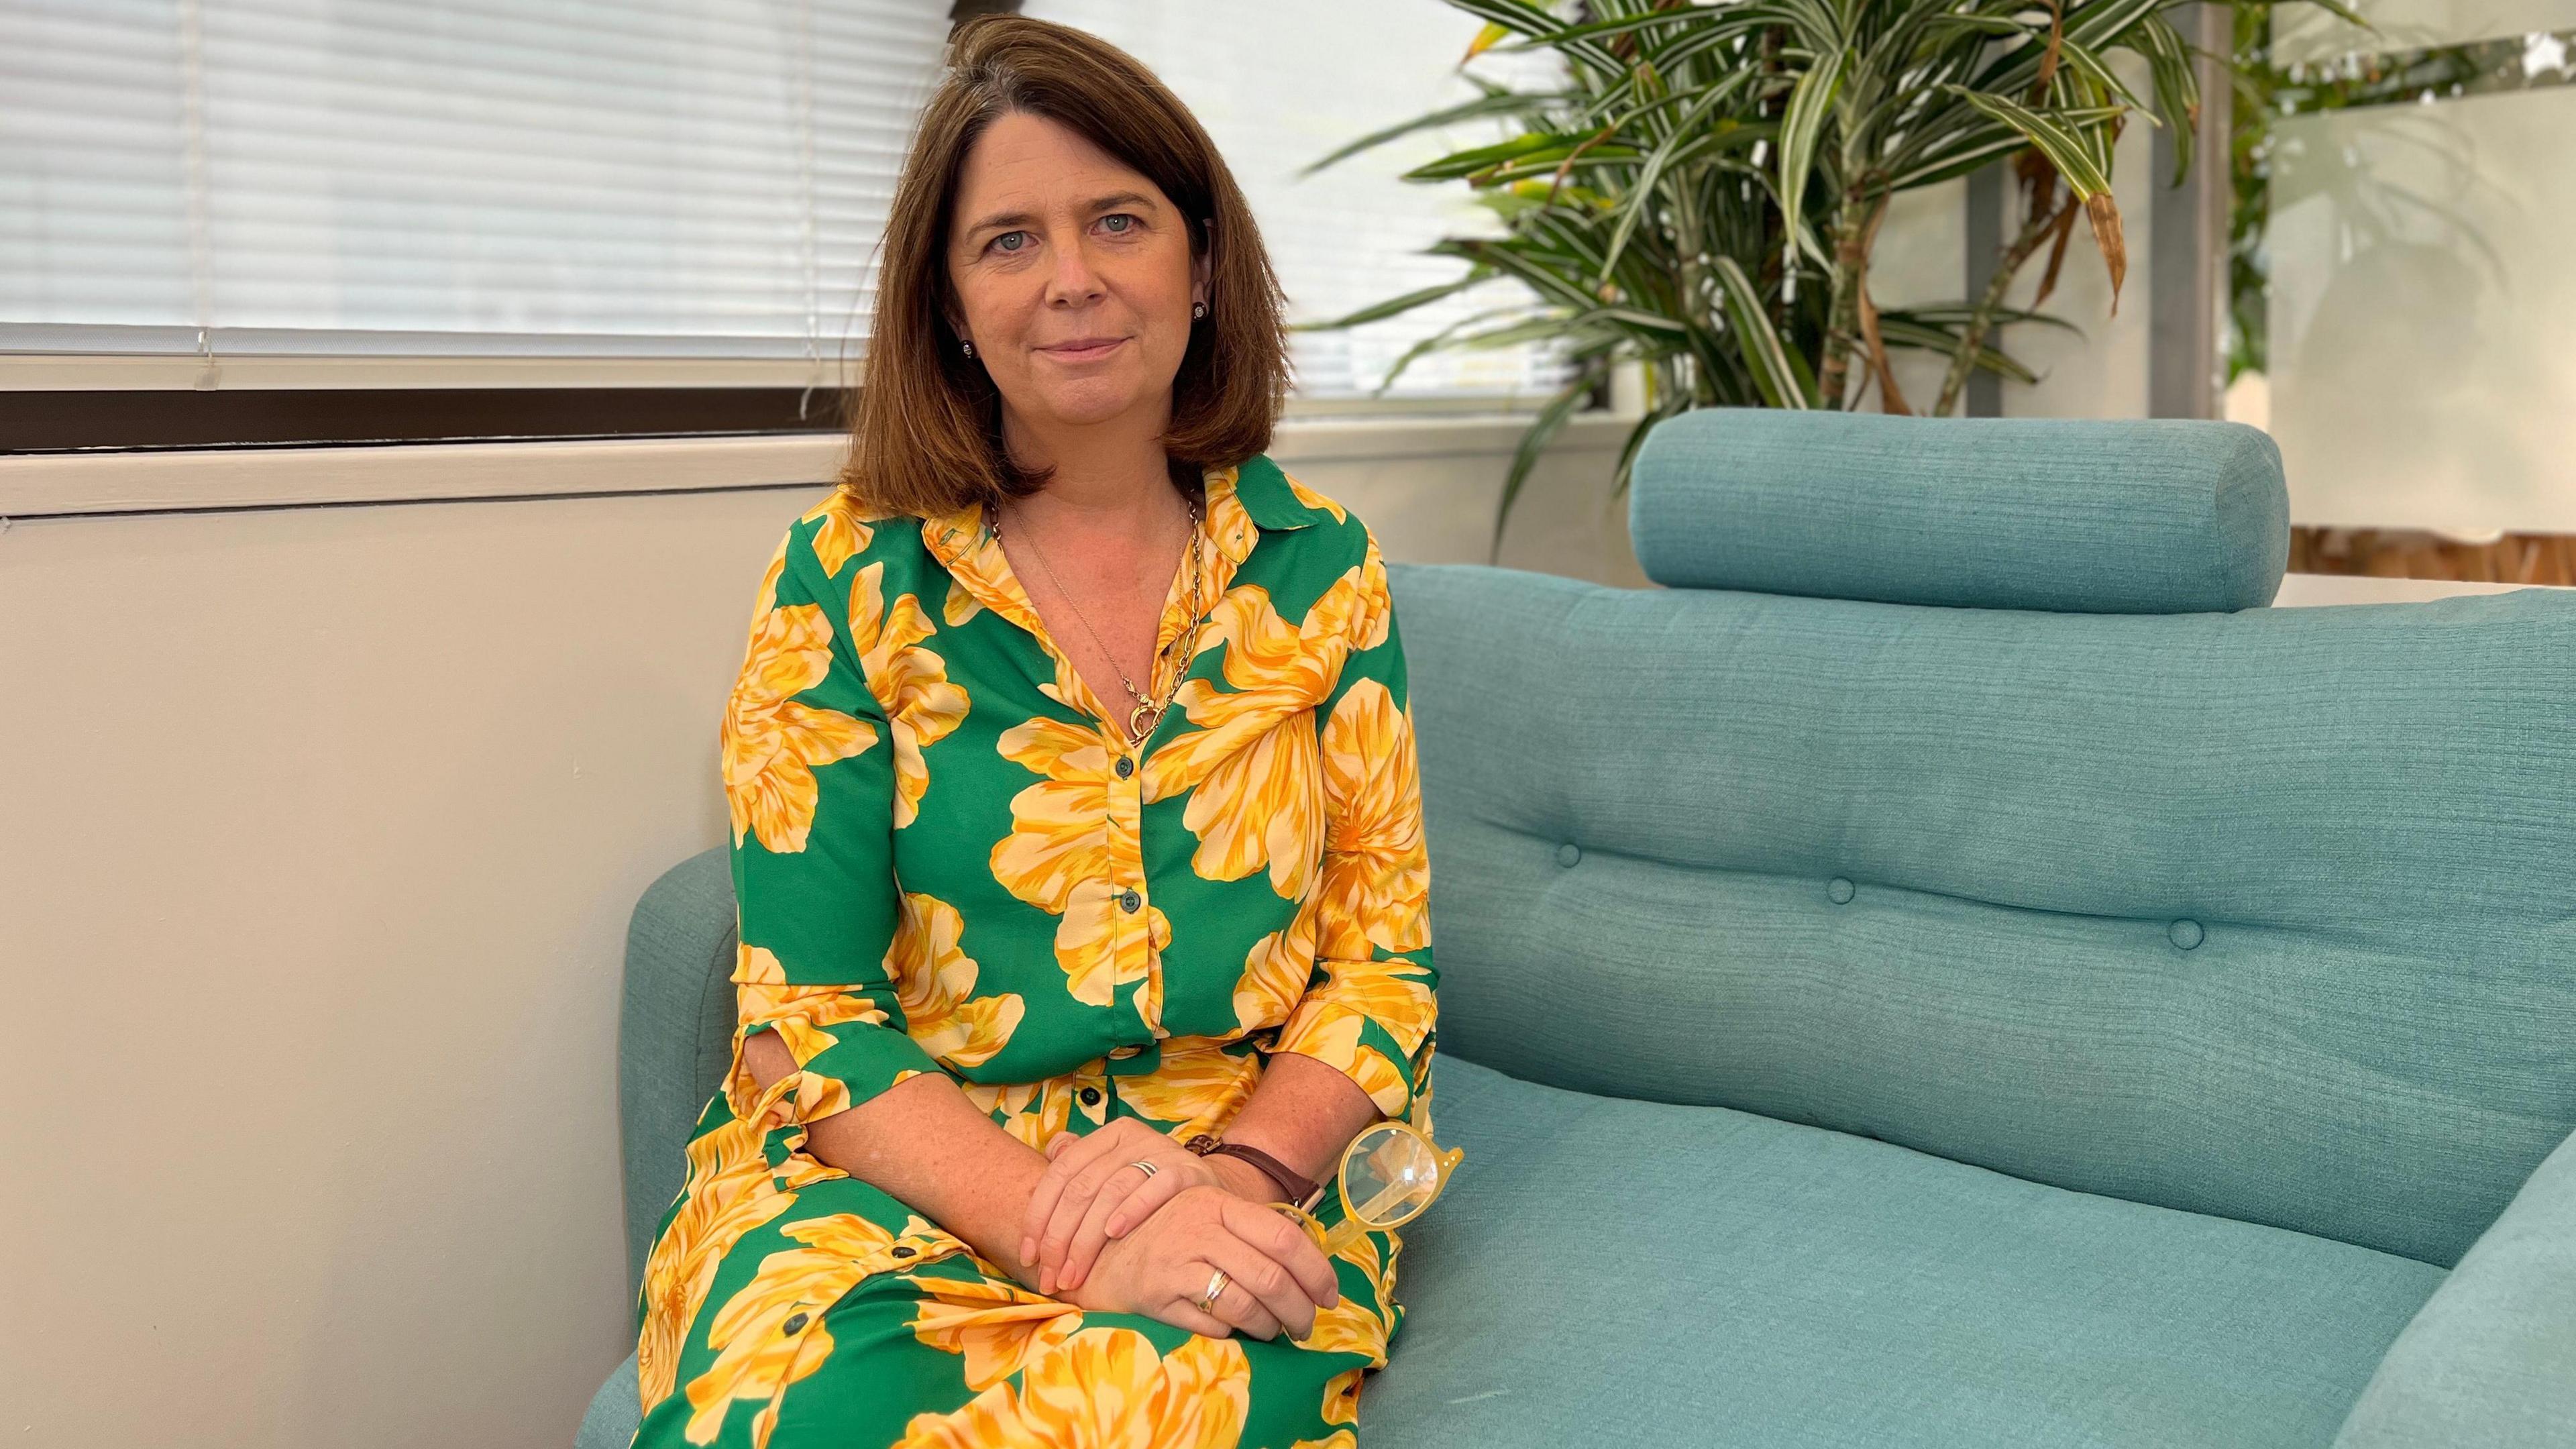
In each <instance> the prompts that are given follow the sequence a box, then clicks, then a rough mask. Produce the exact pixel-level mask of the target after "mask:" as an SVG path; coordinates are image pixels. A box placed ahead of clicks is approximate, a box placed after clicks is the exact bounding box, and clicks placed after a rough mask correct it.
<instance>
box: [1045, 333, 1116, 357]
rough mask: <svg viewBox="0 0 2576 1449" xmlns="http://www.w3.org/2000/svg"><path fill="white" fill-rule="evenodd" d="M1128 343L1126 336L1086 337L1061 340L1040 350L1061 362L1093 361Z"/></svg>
mask: <svg viewBox="0 0 2576 1449" xmlns="http://www.w3.org/2000/svg"><path fill="white" fill-rule="evenodd" d="M1126 345H1127V339H1126V338H1124V337H1084V338H1080V339H1078V340H1076V341H1072V342H1059V343H1057V344H1056V345H1054V346H1053V347H1041V348H1039V349H1038V351H1040V352H1043V353H1045V354H1046V355H1047V356H1049V357H1052V358H1054V359H1056V360H1057V361H1059V362H1092V361H1095V360H1097V359H1099V358H1103V357H1107V356H1108V355H1109V354H1110V353H1113V352H1115V351H1117V350H1118V349H1119V348H1121V347H1124V346H1126Z"/></svg>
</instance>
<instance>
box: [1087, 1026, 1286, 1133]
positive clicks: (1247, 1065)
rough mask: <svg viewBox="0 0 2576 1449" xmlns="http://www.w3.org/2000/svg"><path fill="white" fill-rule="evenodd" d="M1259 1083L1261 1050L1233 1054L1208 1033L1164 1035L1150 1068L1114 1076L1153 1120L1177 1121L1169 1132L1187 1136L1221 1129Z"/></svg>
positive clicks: (1133, 1104) (1132, 1103) (1131, 1103)
mask: <svg viewBox="0 0 2576 1449" xmlns="http://www.w3.org/2000/svg"><path fill="white" fill-rule="evenodd" d="M1260 1083H1261V1054H1260V1053H1258V1052H1245V1053H1244V1054H1243V1055H1241V1056H1234V1055H1232V1054H1230V1053H1228V1052H1227V1051H1226V1050H1225V1049H1224V1044H1223V1043H1222V1042H1220V1041H1218V1040H1217V1039H1215V1038H1213V1037H1192V1036H1175V1037H1166V1038H1164V1039H1163V1055H1162V1058H1161V1060H1160V1062H1159V1063H1158V1064H1157V1065H1156V1066H1155V1068H1154V1070H1152V1071H1150V1072H1147V1073H1144V1074H1143V1075H1141V1076H1133V1077H1120V1078H1119V1079H1118V1095H1119V1097H1120V1098H1121V1099H1123V1100H1124V1101H1125V1102H1126V1103H1127V1105H1129V1106H1131V1107H1133V1108H1135V1109H1136V1110H1137V1111H1138V1112H1139V1113H1141V1114H1143V1115H1144V1116H1146V1117H1149V1118H1152V1119H1153V1120H1154V1121H1157V1122H1170V1123H1175V1124H1177V1125H1175V1126H1174V1127H1172V1128H1171V1129H1170V1130H1171V1135H1172V1136H1174V1137H1177V1138H1179V1139H1181V1140H1183V1141H1187V1140H1188V1139H1189V1138H1190V1137H1191V1136H1193V1135H1195V1134H1197V1133H1200V1132H1216V1131H1219V1130H1222V1129H1223V1127H1224V1126H1225V1124H1226V1123H1228V1122H1231V1121H1233V1120H1234V1114H1235V1113H1236V1112H1238V1111H1241V1110H1242V1108H1243V1104H1244V1102H1245V1101H1246V1100H1247V1099H1249V1098H1250V1097H1251V1096H1252V1089H1253V1088H1254V1087H1256V1086H1258V1085H1260Z"/></svg>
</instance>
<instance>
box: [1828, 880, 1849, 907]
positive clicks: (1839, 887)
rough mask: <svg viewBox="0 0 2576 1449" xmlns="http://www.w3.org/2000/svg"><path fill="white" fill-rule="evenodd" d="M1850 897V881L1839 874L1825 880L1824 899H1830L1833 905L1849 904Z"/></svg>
mask: <svg viewBox="0 0 2576 1449" xmlns="http://www.w3.org/2000/svg"><path fill="white" fill-rule="evenodd" d="M1851 898H1852V883H1851V882H1850V881H1847V880H1845V879H1843V878H1842V877H1841V876H1835V877H1834V878H1833V879H1832V880H1829V881H1827V882H1825V899H1826V900H1829V901H1832V902H1833V903H1834V904H1835V905H1838V906H1839V905H1847V904H1849V903H1850V901H1851Z"/></svg>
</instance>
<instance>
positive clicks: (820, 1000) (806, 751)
mask: <svg viewBox="0 0 2576 1449" xmlns="http://www.w3.org/2000/svg"><path fill="white" fill-rule="evenodd" d="M819 513H820V511H819V510H818V513H817V514H808V515H807V516H806V518H805V519H802V520H800V521H799V522H798V523H796V524H795V525H794V526H793V527H791V528H790V529H789V530H788V533H787V537H786V538H785V539H784V540H783V541H782V542H781V543H780V545H779V548H778V552H777V554H776V556H775V557H774V558H773V559H772V560H771V563H770V566H769V570H768V573H767V575H766V576H765V577H764V578H763V579H762V581H761V588H760V598H759V601H758V603H757V604H756V605H755V607H754V609H753V616H752V624H751V637H750V641H749V644H748V647H747V648H746V650H745V652H744V656H743V664H742V672H741V674H740V675H739V676H738V677H737V678H736V680H735V683H734V687H733V692H732V694H731V696H730V698H729V699H728V701H727V706H726V712H725V722H724V731H723V768H724V784H725V798H726V803H727V805H728V807H729V811H730V814H731V816H732V827H733V885H734V899H735V905H736V911H737V913H738V919H739V922H740V927H741V946H740V948H739V955H738V957H737V960H736V964H735V967H734V972H733V983H734V989H735V1000H736V1005H737V1010H738V1014H739V1020H738V1024H737V1026H736V1028H735V1034H734V1065H733V1070H732V1075H731V1077H730V1078H729V1079H728V1082H727V1084H726V1091H727V1096H728V1097H729V1098H730V1099H731V1102H732V1105H733V1109H734V1111H735V1113H736V1115H738V1116H743V1117H748V1116H751V1115H753V1113H754V1111H755V1110H761V1109H762V1104H761V1098H762V1097H763V1096H764V1094H763V1093H762V1092H761V1091H760V1089H759V1087H758V1084H757V1083H756V1081H755V1080H754V1079H753V1078H752V1076H751V1073H750V1072H749V1070H748V1069H747V1068H746V1067H745V1066H744V1064H743V1060H742V1047H743V1045H744V1043H745V1042H747V1041H748V1040H749V1039H750V1038H751V1037H752V1036H753V1035H755V1034H757V1033H760V1032H764V1031H768V1032H775V1033H777V1035H778V1037H779V1040H780V1041H781V1042H782V1043H784V1044H785V1046H786V1047H787V1049H788V1052H789V1054H790V1055H791V1056H793V1057H794V1058H795V1061H796V1064H797V1067H798V1071H796V1072H795V1073H792V1074H790V1075H789V1076H788V1077H786V1078H783V1079H782V1080H781V1081H779V1082H778V1083H775V1084H773V1085H772V1087H771V1089H770V1092H769V1093H768V1094H766V1095H768V1096H769V1097H771V1098H772V1100H773V1101H774V1102H779V1103H784V1104H785V1105H786V1111H785V1113H784V1120H786V1121H793V1122H799V1123H804V1122H812V1121H815V1120H818V1119H820V1118H823V1117H828V1116H830V1115H832V1114H833V1113H835V1112H839V1111H842V1110H845V1109H847V1108H849V1107H853V1106H856V1105H858V1104H859V1103H861V1102H864V1101H866V1100H868V1099H869V1098H870V1097H873V1096H875V1095H876V1094H877V1093H879V1092H882V1091H884V1090H885V1089H886V1088H888V1087H891V1086H893V1085H894V1084H895V1083H897V1082H899V1081H902V1080H903V1079H905V1078H906V1077H909V1076H912V1075H914V1074H916V1073H920V1072H928V1071H935V1070H937V1064H936V1063H935V1062H934V1061H933V1060H932V1058H931V1056H930V1054H929V1053H928V1052H927V1051H925V1050H924V1049H923V1048H922V1046H921V1045H920V1044H919V1043H918V1042H916V1041H914V1040H913V1038H912V1037H911V1036H910V1035H909V1034H907V1032H906V1030H905V1022H904V1015H903V1008H902V1005H901V1004H900V1002H899V1001H898V1000H897V992H896V983H895V980H894V978H893V975H892V972H891V970H890V968H889V965H888V960H887V948H888V947H889V945H891V943H892V942H893V940H894V936H895V932H896V929H897V927H898V925H899V923H900V921H901V917H902V900H901V895H900V893H899V889H898V887H897V884H896V881H895V875H894V828H895V826H894V820H895V801H896V763H895V754H896V750H895V746H894V741H893V738H892V731H891V730H890V729H889V727H888V725H887V720H886V713H885V710H884V709H883V707H882V706H881V705H880V704H879V702H878V701H877V699H876V698H875V697H874V695H873V694H872V693H871V692H870V690H869V688H868V683H867V676H866V673H865V671H864V668H863V665H862V660H861V655H860V652H859V651H858V650H857V649H856V648H855V647H854V646H853V644H852V640H851V636H850V628H849V618H848V608H849V603H848V590H849V585H848V582H847V580H846V579H845V580H844V581H843V582H842V583H841V584H839V585H837V586H836V585H835V584H834V583H833V581H832V579H831V578H830V576H829V575H828V573H827V571H826V569H825V567H824V564H823V562H822V560H821V559H820V558H819V557H818V555H817V553H816V548H815V541H814V540H815V534H816V532H817V531H818V530H820V529H822V528H825V527H828V526H830V525H831V523H832V519H831V518H830V517H829V516H818V514H819ZM836 551H838V552H841V553H843V554H845V555H846V552H847V550H846V549H843V550H836ZM841 563H842V565H843V569H842V571H843V572H844V573H845V574H846V573H849V572H852V571H853V569H852V565H851V563H850V560H849V559H848V558H847V557H846V556H845V557H843V558H842V560H841Z"/></svg>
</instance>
